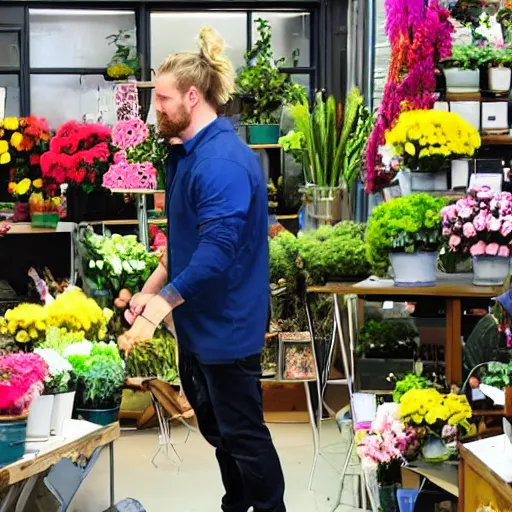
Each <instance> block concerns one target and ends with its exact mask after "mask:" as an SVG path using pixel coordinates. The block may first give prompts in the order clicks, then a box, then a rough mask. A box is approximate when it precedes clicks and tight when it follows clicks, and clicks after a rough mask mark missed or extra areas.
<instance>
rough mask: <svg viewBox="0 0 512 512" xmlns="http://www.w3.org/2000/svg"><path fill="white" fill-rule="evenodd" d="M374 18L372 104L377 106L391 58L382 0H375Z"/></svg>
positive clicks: (380, 98) (380, 99)
mask: <svg viewBox="0 0 512 512" xmlns="http://www.w3.org/2000/svg"><path fill="white" fill-rule="evenodd" d="M375 8H376V20H375V38H376V40H375V64H374V68H373V106H374V107H378V106H379V105H380V103H381V101H382V94H383V92H384V86H385V85H386V77H387V73H388V67H389V61H390V59H391V47H390V44H389V40H388V37H387V35H386V12H385V7H384V0H376V5H375Z"/></svg>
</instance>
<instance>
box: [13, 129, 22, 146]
mask: <svg viewBox="0 0 512 512" xmlns="http://www.w3.org/2000/svg"><path fill="white" fill-rule="evenodd" d="M22 143H23V135H22V134H21V133H20V132H14V133H13V134H12V135H11V146H13V147H15V148H16V149H18V150H19V149H20V147H21V144H22Z"/></svg>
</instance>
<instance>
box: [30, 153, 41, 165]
mask: <svg viewBox="0 0 512 512" xmlns="http://www.w3.org/2000/svg"><path fill="white" fill-rule="evenodd" d="M40 160H41V155H35V154H32V155H30V165H39V162H40Z"/></svg>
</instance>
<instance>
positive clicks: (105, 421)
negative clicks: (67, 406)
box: [75, 407, 119, 426]
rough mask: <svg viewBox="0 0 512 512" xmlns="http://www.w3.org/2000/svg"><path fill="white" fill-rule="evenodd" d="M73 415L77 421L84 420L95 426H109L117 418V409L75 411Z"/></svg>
mask: <svg viewBox="0 0 512 512" xmlns="http://www.w3.org/2000/svg"><path fill="white" fill-rule="evenodd" d="M75 415H76V417H77V418H79V419H84V420H85V421H89V422H90V423H95V424H96V425H102V426H106V425H110V424H111V423H115V422H116V421H117V420H118V418H119V407H115V408H114V409H79V408H77V409H76V410H75Z"/></svg>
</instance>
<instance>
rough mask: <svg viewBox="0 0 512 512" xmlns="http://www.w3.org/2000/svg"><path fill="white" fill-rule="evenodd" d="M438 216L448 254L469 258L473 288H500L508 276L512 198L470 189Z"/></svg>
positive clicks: (511, 233) (483, 189)
mask: <svg viewBox="0 0 512 512" xmlns="http://www.w3.org/2000/svg"><path fill="white" fill-rule="evenodd" d="M441 215H442V221H443V232H442V233H443V236H444V237H445V238H446V240H447V243H448V247H449V250H450V251H452V252H459V253H462V254H470V255H471V256H472V257H473V272H474V281H473V282H474V284H475V285H483V286H488V285H498V286H499V285H502V284H503V283H504V282H505V279H506V278H507V277H508V275H509V261H510V244H511V243H512V194H511V193H509V192H502V193H500V194H494V193H493V192H492V191H491V190H490V188H489V187H487V186H484V187H481V188H478V189H473V190H470V191H469V192H468V195H467V196H466V197H464V198H462V199H459V200H458V201H457V202H456V203H454V204H450V205H448V206H446V207H445V208H443V209H442V210H441Z"/></svg>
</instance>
